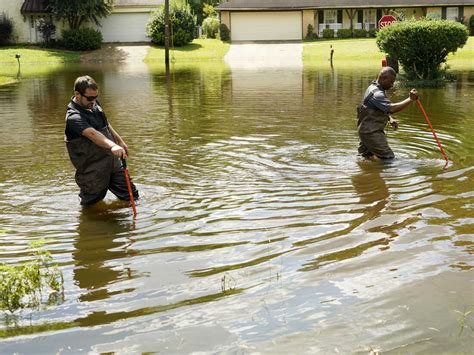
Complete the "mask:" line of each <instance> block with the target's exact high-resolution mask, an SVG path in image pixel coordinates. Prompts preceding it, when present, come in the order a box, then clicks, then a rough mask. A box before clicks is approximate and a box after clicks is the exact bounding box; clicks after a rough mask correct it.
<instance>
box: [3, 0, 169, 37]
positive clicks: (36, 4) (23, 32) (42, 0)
mask: <svg viewBox="0 0 474 355" xmlns="http://www.w3.org/2000/svg"><path fill="white" fill-rule="evenodd" d="M163 3H164V0H115V1H114V9H113V11H112V13H111V14H110V15H109V16H108V17H106V18H104V19H102V20H101V26H99V27H98V28H97V29H98V30H99V31H100V32H101V33H102V36H103V38H104V42H149V41H150V40H149V38H147V36H146V25H147V23H148V19H149V17H150V13H151V12H152V11H155V10H157V9H158V8H159V7H160V6H161V5H162V4H163ZM47 5H48V0H23V1H11V0H0V15H4V16H7V17H9V18H10V19H12V21H13V24H14V41H15V42H17V43H38V42H41V41H42V38H41V34H40V32H39V31H38V21H39V20H40V19H41V18H46V19H50V20H52V21H54V23H55V25H56V27H57V37H60V34H61V30H63V29H65V28H67V23H66V22H64V21H56V20H54V18H53V17H52V15H51V13H50V11H49V10H48V7H47ZM90 26H91V27H96V26H94V25H92V24H91V25H90Z"/></svg>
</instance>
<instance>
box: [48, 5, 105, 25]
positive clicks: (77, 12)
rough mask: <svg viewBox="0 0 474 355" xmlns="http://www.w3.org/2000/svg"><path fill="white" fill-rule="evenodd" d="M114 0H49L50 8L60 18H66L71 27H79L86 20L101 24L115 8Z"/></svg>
mask: <svg viewBox="0 0 474 355" xmlns="http://www.w3.org/2000/svg"><path fill="white" fill-rule="evenodd" d="M113 5H114V0H80V1H78V0H48V9H49V10H51V12H52V13H53V14H54V15H55V17H56V18H57V19H59V20H66V21H67V23H68V24H69V28H70V29H78V28H80V27H81V25H82V24H84V23H85V22H92V23H94V24H96V25H98V26H99V25H100V19H102V18H104V17H107V16H108V15H109V14H110V12H111V11H112V9H113Z"/></svg>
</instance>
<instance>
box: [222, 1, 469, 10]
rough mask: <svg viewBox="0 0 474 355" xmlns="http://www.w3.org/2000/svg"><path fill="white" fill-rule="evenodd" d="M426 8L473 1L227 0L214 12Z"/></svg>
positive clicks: (460, 4)
mask: <svg viewBox="0 0 474 355" xmlns="http://www.w3.org/2000/svg"><path fill="white" fill-rule="evenodd" d="M427 6H429V7H433V6H474V0H228V1H227V2H224V3H222V4H220V5H219V6H217V7H216V10H218V11H228V10H240V11H242V10H303V9H337V8H387V7H403V8H404V7H427Z"/></svg>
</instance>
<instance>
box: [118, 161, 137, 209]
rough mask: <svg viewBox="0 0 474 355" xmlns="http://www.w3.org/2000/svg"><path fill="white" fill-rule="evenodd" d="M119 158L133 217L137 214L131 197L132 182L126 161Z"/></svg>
mask: <svg viewBox="0 0 474 355" xmlns="http://www.w3.org/2000/svg"><path fill="white" fill-rule="evenodd" d="M121 159H122V166H123V173H124V175H125V181H126V182H127V189H128V195H129V196H130V204H131V205H132V210H133V217H134V218H135V217H136V216H137V208H136V207H135V200H134V199H133V192H132V184H131V183H130V175H129V174H128V168H127V161H126V160H125V158H121Z"/></svg>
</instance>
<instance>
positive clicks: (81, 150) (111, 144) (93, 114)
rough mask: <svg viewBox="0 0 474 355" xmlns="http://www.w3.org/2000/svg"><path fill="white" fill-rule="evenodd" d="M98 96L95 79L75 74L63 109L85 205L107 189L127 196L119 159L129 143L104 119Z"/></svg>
mask: <svg viewBox="0 0 474 355" xmlns="http://www.w3.org/2000/svg"><path fill="white" fill-rule="evenodd" d="M98 96H99V88H98V86H97V84H96V82H95V81H94V79H92V78H91V77H90V76H81V77H78V78H77V79H76V81H75V83H74V96H73V97H72V98H71V102H70V103H69V105H68V106H67V111H66V130H65V141H66V147H67V150H68V153H69V157H70V158H71V162H72V164H73V165H74V167H75V168H76V182H77V185H79V188H80V189H81V192H80V193H79V197H80V198H81V205H84V206H88V205H92V204H94V203H96V202H98V201H100V200H102V199H103V198H104V197H105V195H106V194H107V191H108V190H110V191H112V193H114V194H115V195H116V196H117V197H118V198H119V199H121V200H127V201H128V200H130V195H129V193H128V189H127V183H126V181H125V176H124V173H123V167H122V164H121V161H120V158H126V157H127V156H128V147H127V145H126V144H125V142H124V140H123V139H122V138H121V137H120V136H119V135H118V133H117V132H116V131H115V130H114V129H113V128H112V126H111V125H110V124H109V123H108V122H107V117H106V116H105V113H104V112H103V111H102V108H101V107H100V105H99V104H98V102H97V97H98ZM131 186H132V192H133V196H134V198H135V199H138V191H137V189H136V187H135V185H134V184H133V183H132V184H131Z"/></svg>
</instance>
